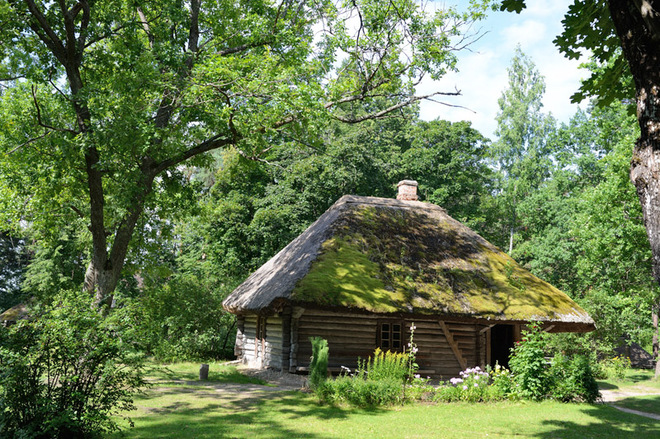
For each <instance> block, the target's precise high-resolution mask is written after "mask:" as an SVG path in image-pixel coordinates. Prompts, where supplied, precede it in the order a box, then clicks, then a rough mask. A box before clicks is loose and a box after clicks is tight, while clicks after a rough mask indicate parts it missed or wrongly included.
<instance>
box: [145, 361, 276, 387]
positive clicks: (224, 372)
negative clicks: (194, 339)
mask: <svg viewBox="0 0 660 439" xmlns="http://www.w3.org/2000/svg"><path fill="white" fill-rule="evenodd" d="M207 364H208V365H209V379H208V381H199V367H200V365H201V363H192V362H180V363H171V364H162V363H155V362H152V363H149V364H148V365H147V368H146V369H145V379H146V380H147V381H149V382H150V383H152V384H154V385H159V386H161V385H181V384H193V385H196V384H201V383H236V384H261V385H266V382H265V381H264V380H261V379H259V378H253V377H248V376H246V375H243V374H242V373H240V372H239V371H238V369H237V368H236V366H234V365H229V364H226V363H207Z"/></svg>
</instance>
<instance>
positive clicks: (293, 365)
mask: <svg viewBox="0 0 660 439" xmlns="http://www.w3.org/2000/svg"><path fill="white" fill-rule="evenodd" d="M304 312H305V308H301V307H299V306H296V307H295V308H293V310H292V312H291V342H290V346H291V348H290V349H291V351H290V353H289V372H291V373H294V372H296V369H297V368H298V346H299V343H298V320H299V319H300V316H302V314H303V313H304Z"/></svg>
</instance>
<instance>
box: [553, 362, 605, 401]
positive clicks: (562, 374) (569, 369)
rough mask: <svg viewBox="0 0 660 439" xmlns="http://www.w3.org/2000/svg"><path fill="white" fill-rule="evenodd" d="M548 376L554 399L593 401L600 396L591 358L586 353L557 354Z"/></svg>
mask: <svg viewBox="0 0 660 439" xmlns="http://www.w3.org/2000/svg"><path fill="white" fill-rule="evenodd" d="M548 376H549V380H550V383H551V384H550V397H551V398H553V399H557V400H559V401H563V402H570V401H573V402H588V403H593V402H595V401H596V399H598V398H599V397H600V392H599V391H598V384H597V383H596V378H595V374H594V371H593V369H592V367H591V360H590V358H589V357H588V356H586V355H573V356H570V357H568V356H565V355H563V354H557V355H555V356H554V358H553V359H552V363H551V364H550V369H549V370H548Z"/></svg>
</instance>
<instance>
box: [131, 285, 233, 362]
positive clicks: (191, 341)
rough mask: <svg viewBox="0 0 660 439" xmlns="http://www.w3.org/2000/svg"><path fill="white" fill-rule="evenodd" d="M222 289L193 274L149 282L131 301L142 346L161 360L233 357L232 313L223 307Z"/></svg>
mask: <svg viewBox="0 0 660 439" xmlns="http://www.w3.org/2000/svg"><path fill="white" fill-rule="evenodd" d="M225 296H226V291H223V289H222V288H220V287H217V286H215V285H213V284H211V285H209V284H208V283H206V282H204V281H203V280H201V279H199V278H197V277H195V276H192V275H177V276H173V277H172V278H170V279H169V280H168V281H166V282H165V283H164V284H162V285H158V284H156V285H149V286H147V287H146V288H145V289H144V291H143V292H142V295H141V297H140V298H138V299H135V300H133V301H131V303H132V308H133V310H134V312H135V313H136V315H137V316H139V317H138V322H139V323H138V326H137V330H138V331H139V332H140V334H141V340H142V343H143V345H144V348H145V349H146V350H147V351H148V352H150V353H151V354H153V355H154V356H155V357H156V358H158V359H159V360H162V361H173V360H178V361H180V360H218V359H228V358H232V357H233V345H234V340H235V337H236V329H235V322H236V318H235V316H234V315H233V314H229V313H227V312H226V311H224V310H223V309H222V300H223V299H224V297H225Z"/></svg>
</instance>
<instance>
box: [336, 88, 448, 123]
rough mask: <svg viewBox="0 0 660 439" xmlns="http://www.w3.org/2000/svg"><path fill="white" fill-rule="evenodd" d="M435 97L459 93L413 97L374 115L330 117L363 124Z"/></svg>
mask: <svg viewBox="0 0 660 439" xmlns="http://www.w3.org/2000/svg"><path fill="white" fill-rule="evenodd" d="M437 95H448V96H458V95H460V92H456V93H442V92H436V93H432V94H429V95H424V96H413V97H412V98H410V99H408V100H407V101H403V102H399V103H398V104H395V105H392V106H391V107H388V108H386V109H384V110H381V111H378V112H376V113H370V114H366V115H364V116H360V117H356V118H349V117H344V116H338V115H331V117H332V118H334V119H336V120H338V121H340V122H344V123H349V124H355V123H360V122H364V121H365V120H374V119H381V118H383V117H384V116H387V115H388V114H389V113H391V112H393V111H396V110H398V109H399V108H403V107H406V106H408V105H410V104H412V103H415V102H418V101H421V100H424V99H429V98H431V97H433V96H437Z"/></svg>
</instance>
